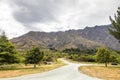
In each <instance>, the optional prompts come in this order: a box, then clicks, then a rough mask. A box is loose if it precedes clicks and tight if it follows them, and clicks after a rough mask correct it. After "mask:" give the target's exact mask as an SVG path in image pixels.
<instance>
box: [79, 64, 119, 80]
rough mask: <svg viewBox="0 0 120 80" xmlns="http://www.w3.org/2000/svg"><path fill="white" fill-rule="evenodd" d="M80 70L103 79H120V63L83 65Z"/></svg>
mask: <svg viewBox="0 0 120 80" xmlns="http://www.w3.org/2000/svg"><path fill="white" fill-rule="evenodd" d="M79 70H80V71H81V72H83V73H85V74H87V75H90V76H93V77H97V78H100V79H103V80H120V65H117V66H113V65H108V67H104V65H102V64H99V65H95V66H82V67H79Z"/></svg>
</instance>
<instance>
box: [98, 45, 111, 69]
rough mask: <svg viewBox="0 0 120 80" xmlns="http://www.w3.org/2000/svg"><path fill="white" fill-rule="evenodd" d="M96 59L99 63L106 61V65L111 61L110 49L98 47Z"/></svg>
mask: <svg viewBox="0 0 120 80" xmlns="http://www.w3.org/2000/svg"><path fill="white" fill-rule="evenodd" d="M96 60H97V62H99V63H105V67H107V64H108V63H109V62H110V51H109V50H107V49H105V48H102V47H101V48H98V51H97V52H96Z"/></svg>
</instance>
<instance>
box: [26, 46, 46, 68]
mask: <svg viewBox="0 0 120 80" xmlns="http://www.w3.org/2000/svg"><path fill="white" fill-rule="evenodd" d="M43 57H44V53H43V52H42V51H40V49H39V47H33V48H32V49H30V50H29V51H28V52H27V54H26V59H25V63H26V64H28V63H30V64H34V68H36V65H37V64H38V63H39V62H40V61H42V59H43Z"/></svg>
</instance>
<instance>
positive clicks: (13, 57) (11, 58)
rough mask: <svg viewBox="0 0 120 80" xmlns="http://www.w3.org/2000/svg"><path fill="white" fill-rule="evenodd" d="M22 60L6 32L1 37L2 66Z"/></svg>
mask: <svg viewBox="0 0 120 80" xmlns="http://www.w3.org/2000/svg"><path fill="white" fill-rule="evenodd" d="M18 62H20V59H19V57H18V53H17V51H16V49H15V46H14V45H13V44H12V43H11V42H10V41H9V40H8V39H7V37H6V35H5V32H3V33H2V35H1V36H0V64H12V63H18Z"/></svg>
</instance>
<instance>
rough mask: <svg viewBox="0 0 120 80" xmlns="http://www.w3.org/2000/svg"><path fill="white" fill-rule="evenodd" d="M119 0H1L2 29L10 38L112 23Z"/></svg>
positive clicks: (0, 19) (0, 16)
mask: <svg viewBox="0 0 120 80" xmlns="http://www.w3.org/2000/svg"><path fill="white" fill-rule="evenodd" d="M118 5H120V3H119V0H1V2H0V29H3V30H5V32H6V33H7V35H8V37H9V38H12V37H16V36H19V35H22V34H24V33H26V32H28V31H46V32H51V31H59V30H68V29H81V28H84V27H85V26H95V25H105V24H109V23H110V21H109V16H113V15H114V13H116V10H117V7H118Z"/></svg>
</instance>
